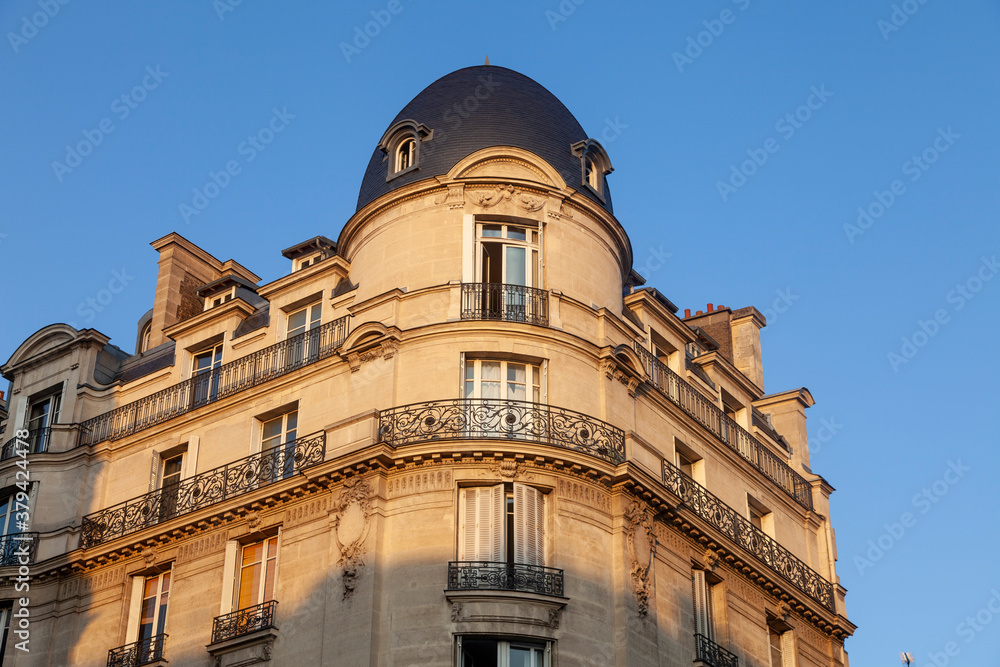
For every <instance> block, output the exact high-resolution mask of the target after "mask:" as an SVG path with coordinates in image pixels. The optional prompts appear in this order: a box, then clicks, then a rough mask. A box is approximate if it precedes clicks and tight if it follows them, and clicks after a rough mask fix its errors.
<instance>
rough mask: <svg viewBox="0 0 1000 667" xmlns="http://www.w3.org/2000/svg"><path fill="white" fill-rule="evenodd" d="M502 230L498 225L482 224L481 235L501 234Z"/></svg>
mask: <svg viewBox="0 0 1000 667" xmlns="http://www.w3.org/2000/svg"><path fill="white" fill-rule="evenodd" d="M502 235H503V230H502V227H501V226H500V225H483V229H482V236H502Z"/></svg>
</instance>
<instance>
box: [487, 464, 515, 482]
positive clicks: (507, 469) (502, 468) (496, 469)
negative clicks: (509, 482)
mask: <svg viewBox="0 0 1000 667" xmlns="http://www.w3.org/2000/svg"><path fill="white" fill-rule="evenodd" d="M490 470H491V471H492V472H493V473H494V474H495V475H498V476H500V477H503V478H504V479H514V478H516V477H517V461H510V460H508V459H501V460H499V461H496V462H495V463H494V464H493V465H491V466H490Z"/></svg>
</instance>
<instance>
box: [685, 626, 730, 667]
mask: <svg viewBox="0 0 1000 667" xmlns="http://www.w3.org/2000/svg"><path fill="white" fill-rule="evenodd" d="M694 644H695V660H700V661H701V662H703V663H704V664H705V665H707V666H708V667H740V661H739V658H737V657H736V656H735V655H733V654H732V653H730V652H729V651H727V650H726V649H724V648H722V647H721V646H719V645H718V644H716V643H715V642H713V641H712V640H711V639H709V638H708V637H706V636H705V635H701V634H696V635H695V636H694Z"/></svg>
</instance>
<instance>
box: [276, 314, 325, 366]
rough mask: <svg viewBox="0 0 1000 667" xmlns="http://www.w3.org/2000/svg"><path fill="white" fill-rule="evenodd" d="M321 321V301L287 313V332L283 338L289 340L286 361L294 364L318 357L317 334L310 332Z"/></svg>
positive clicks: (317, 326)
mask: <svg viewBox="0 0 1000 667" xmlns="http://www.w3.org/2000/svg"><path fill="white" fill-rule="evenodd" d="M322 323H323V308H322V303H314V304H311V305H309V306H306V307H305V308H300V309H298V310H296V311H294V312H292V313H289V314H288V333H287V335H286V337H285V340H288V341H291V342H290V345H289V347H288V352H287V354H288V356H287V359H286V363H287V364H288V365H290V366H294V365H297V364H302V363H309V362H312V361H315V360H316V359H318V358H319V334H318V333H310V332H313V331H315V330H316V329H319V328H320V326H321V325H322Z"/></svg>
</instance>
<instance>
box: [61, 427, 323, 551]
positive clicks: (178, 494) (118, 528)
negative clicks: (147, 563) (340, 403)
mask: <svg viewBox="0 0 1000 667" xmlns="http://www.w3.org/2000/svg"><path fill="white" fill-rule="evenodd" d="M325 456H326V433H325V432H322V431H321V432H319V433H313V434H312V435H307V436H303V437H301V438H299V439H298V440H295V441H294V442H289V443H286V444H283V445H279V446H277V447H275V448H273V449H267V450H265V451H263V452H259V453H257V454H251V455H250V456H248V457H246V458H244V459H240V460H239V461H234V462H233V463H227V464H226V465H223V466H219V467H218V468H215V469H213V470H208V471H206V472H203V473H200V474H198V475H195V476H194V477H191V478H188V479H185V480H183V481H181V482H179V483H177V484H170V485H168V486H166V487H164V488H162V489H157V490H156V491H152V492H150V493H147V494H145V495H142V496H139V497H138V498H133V499H132V500H126V501H125V502H123V503H118V504H117V505H113V506H112V507H108V508H107V509H103V510H101V511H100V512H94V513H93V514H88V515H87V516H85V517H84V518H83V527H82V530H81V538H80V545H81V546H82V547H83V548H84V549H89V548H90V547H93V546H96V545H98V544H101V543H103V542H107V541H108V540H112V539H114V538H116V537H121V536H123V535H129V534H131V533H135V532H138V531H140V530H142V529H144V528H149V527H150V526H155V525H156V524H158V523H161V522H163V521H168V520H170V519H173V518H174V517H178V516H181V515H182V514H187V513H188V512H193V511H195V510H199V509H202V508H204V507H208V506H209V505H214V504H215V503H219V502H222V501H224V500H227V499H229V498H232V497H234V496H238V495H241V494H244V493H247V492H248V491H253V490H254V489H259V488H261V487H264V486H267V485H269V484H274V483H275V482H280V481H281V480H283V479H286V478H288V477H291V476H292V475H294V474H296V473H299V472H301V471H302V470H305V469H306V468H308V467H310V466H314V465H316V464H317V463H322V462H323V458H324V457H325Z"/></svg>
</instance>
